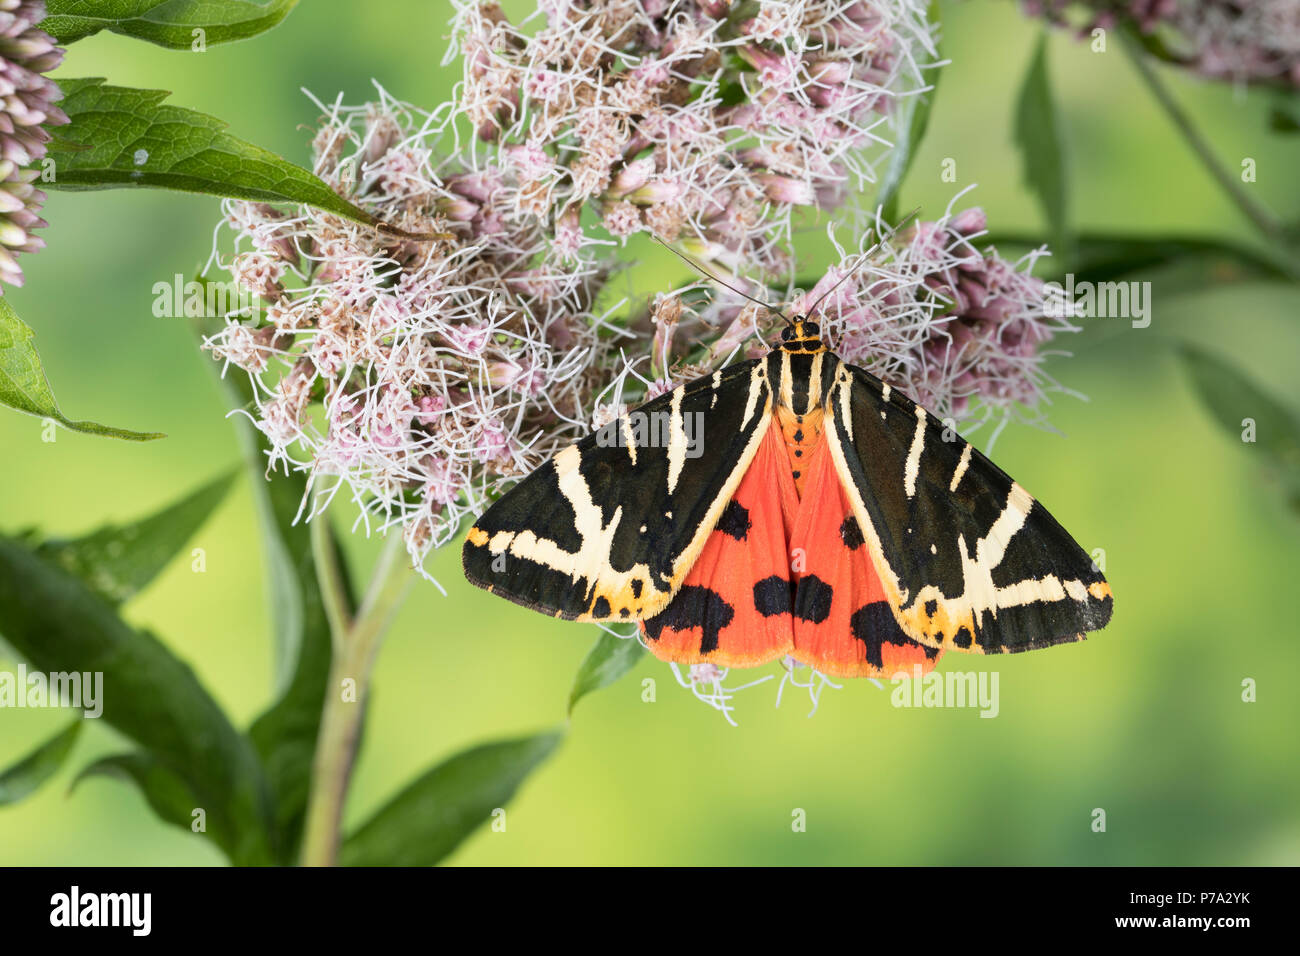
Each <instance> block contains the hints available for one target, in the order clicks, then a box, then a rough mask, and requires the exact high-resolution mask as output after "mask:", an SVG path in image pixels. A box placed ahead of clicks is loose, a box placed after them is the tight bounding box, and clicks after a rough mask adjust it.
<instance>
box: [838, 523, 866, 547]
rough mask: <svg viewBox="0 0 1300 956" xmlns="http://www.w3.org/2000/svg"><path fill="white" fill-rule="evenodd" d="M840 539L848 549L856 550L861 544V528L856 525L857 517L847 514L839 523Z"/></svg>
mask: <svg viewBox="0 0 1300 956" xmlns="http://www.w3.org/2000/svg"><path fill="white" fill-rule="evenodd" d="M840 540H841V541H843V542H844V547H846V548H848V549H849V550H850V551H856V550H858V548H860V547H862V545H863V537H862V529H861V528H860V527H858V519H857V518H855V517H853V515H849V516H848V517H847V518H845V519H844V523H843V524H841V525H840Z"/></svg>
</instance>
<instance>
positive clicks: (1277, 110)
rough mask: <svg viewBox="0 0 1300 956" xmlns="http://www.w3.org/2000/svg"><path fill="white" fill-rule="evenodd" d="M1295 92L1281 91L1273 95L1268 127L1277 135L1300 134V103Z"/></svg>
mask: <svg viewBox="0 0 1300 956" xmlns="http://www.w3.org/2000/svg"><path fill="white" fill-rule="evenodd" d="M1296 99H1297V98H1296V95H1295V93H1294V92H1292V91H1290V90H1287V91H1285V92H1282V91H1279V92H1277V93H1275V94H1274V95H1273V102H1272V105H1271V107H1270V109H1269V115H1268V126H1269V129H1271V130H1273V132H1275V133H1297V132H1300V102H1296Z"/></svg>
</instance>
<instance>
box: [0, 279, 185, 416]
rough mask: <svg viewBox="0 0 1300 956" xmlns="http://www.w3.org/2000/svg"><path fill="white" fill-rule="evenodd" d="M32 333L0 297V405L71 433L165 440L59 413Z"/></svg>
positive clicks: (11, 307)
mask: <svg viewBox="0 0 1300 956" xmlns="http://www.w3.org/2000/svg"><path fill="white" fill-rule="evenodd" d="M35 334H36V333H34V332H33V331H32V330H31V329H30V328H29V327H28V326H27V324H26V323H25V322H23V320H22V319H20V318H18V313H16V312H15V311H14V309H13V306H11V305H10V304H9V302H8V301H7V300H6V299H4V298H0V404H4V405H8V406H9V407H10V408H14V409H17V410H18V411H20V412H26V413H27V414H29V415H36V416H39V417H40V418H49V419H53V420H54V421H56V422H58V423H59V424H60V425H63V426H64V427H65V428H70V429H72V430H73V431H78V432H85V433H86V434H87V435H103V436H105V437H107V438H122V439H125V440H127V441H152V440H153V439H155V438H166V437H167V436H166V435H164V434H162V432H132V431H127V430H126V429H124V428H112V427H110V426H108V425H100V424H99V423H98V422H84V421H83V422H75V421H72V420H71V419H69V418H67V417H66V416H65V415H64V414H63V412H62V411H60V410H59V405H58V402H56V401H55V400H54V392H53V391H51V390H50V383H49V380H48V379H46V377H45V370H44V369H43V368H42V367H41V357H40V356H39V355H38V354H37V353H36V346H35V345H34V344H33V343H32V339H33V338H34V337H35Z"/></svg>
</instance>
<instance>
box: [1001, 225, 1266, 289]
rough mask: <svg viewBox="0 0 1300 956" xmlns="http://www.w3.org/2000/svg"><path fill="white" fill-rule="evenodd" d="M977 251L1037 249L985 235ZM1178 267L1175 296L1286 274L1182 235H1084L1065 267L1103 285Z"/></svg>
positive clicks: (1244, 253) (1262, 256) (1247, 254)
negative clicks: (1179, 274)
mask: <svg viewBox="0 0 1300 956" xmlns="http://www.w3.org/2000/svg"><path fill="white" fill-rule="evenodd" d="M979 243H980V245H981V246H986V247H988V246H996V247H997V248H999V249H1002V248H1005V247H1007V246H1021V247H1024V248H1035V247H1037V246H1041V245H1042V244H1043V239H1042V237H1041V236H1030V235H1022V234H1016V233H1001V234H996V235H994V234H990V235H988V236H984V237H981V238H980V240H979ZM1047 264H1048V265H1049V266H1055V267H1056V271H1055V272H1054V273H1053V275H1054V276H1055V277H1057V278H1059V277H1061V276H1063V275H1064V273H1065V264H1064V263H1061V262H1058V261H1057V260H1056V259H1055V258H1053V259H1051V260H1047ZM1168 268H1178V269H1180V270H1181V272H1182V273H1184V274H1183V275H1182V276H1181V277H1180V281H1179V283H1178V284H1177V285H1176V286H1175V285H1172V284H1171V285H1169V286H1168V288H1170V289H1176V290H1177V292H1178V293H1179V294H1186V293H1188V292H1196V291H1199V290H1200V289H1202V288H1207V287H1209V286H1213V285H1220V284H1222V283H1224V282H1240V281H1244V280H1247V279H1276V280H1279V281H1287V280H1288V279H1289V278H1290V273H1289V272H1288V270H1287V267H1286V265H1285V263H1284V262H1282V261H1280V260H1276V259H1274V258H1272V257H1271V256H1269V255H1268V254H1266V253H1262V252H1256V251H1255V250H1253V249H1251V248H1249V247H1247V246H1241V245H1237V244H1235V243H1231V242H1225V241H1222V240H1219V239H1196V238H1188V237H1185V236H1108V235H1101V234H1086V233H1085V234H1084V235H1081V236H1079V237H1078V239H1077V240H1076V242H1075V256H1074V262H1073V264H1072V265H1071V267H1070V270H1069V271H1070V272H1071V273H1073V275H1074V278H1075V281H1076V282H1080V281H1084V280H1087V281H1089V282H1104V281H1108V280H1114V279H1120V278H1123V277H1125V276H1131V275H1134V274H1136V273H1140V272H1141V273H1146V272H1153V271H1155V270H1158V269H1168Z"/></svg>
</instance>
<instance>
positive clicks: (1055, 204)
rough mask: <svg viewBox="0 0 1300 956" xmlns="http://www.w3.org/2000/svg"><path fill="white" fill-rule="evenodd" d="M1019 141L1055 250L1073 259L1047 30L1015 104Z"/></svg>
mask: <svg viewBox="0 0 1300 956" xmlns="http://www.w3.org/2000/svg"><path fill="white" fill-rule="evenodd" d="M1015 137H1016V143H1017V144H1018V145H1019V146H1020V152H1021V158H1022V160H1023V163H1024V181H1025V185H1026V186H1028V187H1029V188H1030V189H1031V190H1032V191H1033V193H1034V195H1035V196H1037V197H1038V201H1039V203H1040V204H1041V205H1042V207H1043V213H1044V214H1045V215H1046V217H1047V224H1048V230H1049V232H1050V233H1051V234H1052V237H1053V243H1052V245H1053V252H1055V253H1056V255H1057V256H1059V257H1060V258H1061V259H1062V260H1064V261H1066V262H1069V261H1071V250H1070V233H1069V227H1068V225H1067V222H1066V185H1065V146H1064V137H1063V134H1062V130H1061V124H1060V117H1059V115H1058V113H1057V110H1056V106H1055V104H1054V103H1053V100H1052V86H1051V79H1050V77H1049V75H1048V69H1047V33H1046V32H1044V33H1043V34H1042V35H1041V36H1040V37H1039V39H1038V47H1037V49H1036V50H1035V51H1034V58H1033V60H1031V61H1030V64H1029V71H1028V72H1027V73H1026V74H1025V79H1024V83H1023V85H1022V86H1021V88H1020V100H1019V102H1018V103H1017V105H1016V123H1015Z"/></svg>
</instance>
